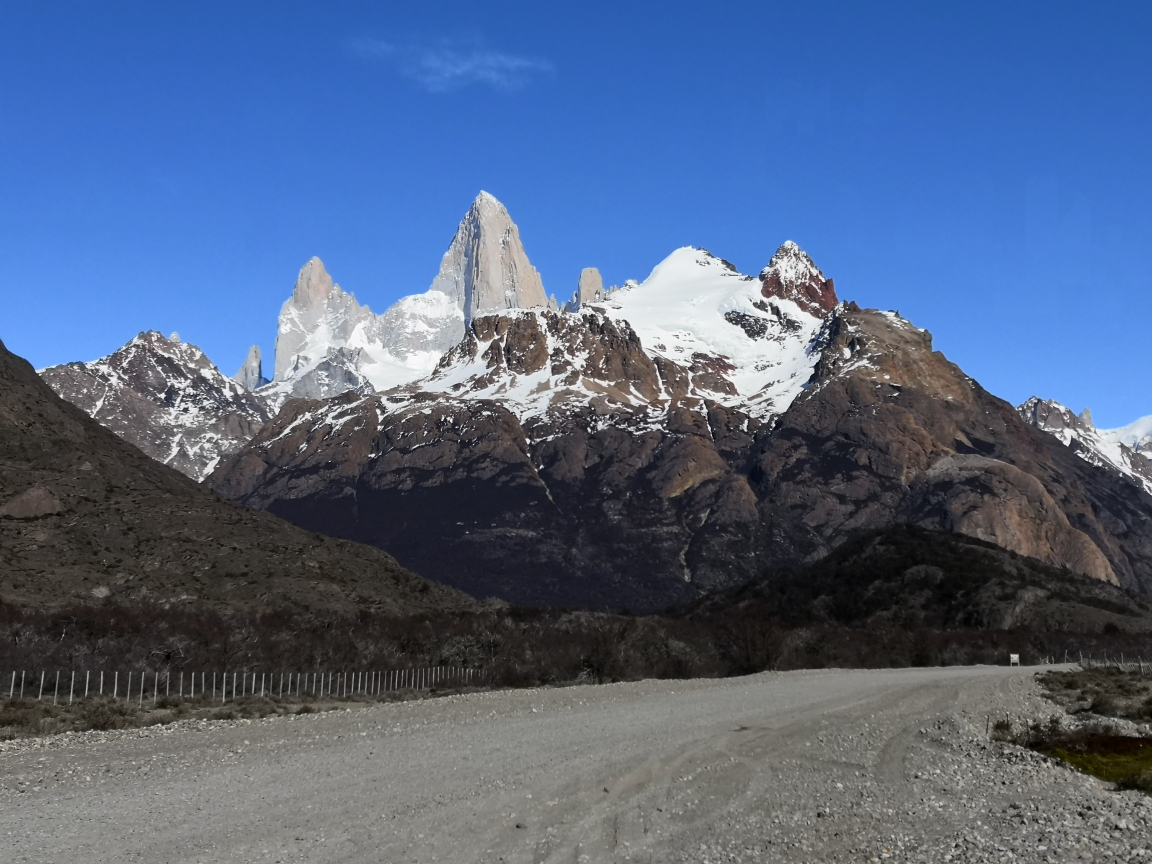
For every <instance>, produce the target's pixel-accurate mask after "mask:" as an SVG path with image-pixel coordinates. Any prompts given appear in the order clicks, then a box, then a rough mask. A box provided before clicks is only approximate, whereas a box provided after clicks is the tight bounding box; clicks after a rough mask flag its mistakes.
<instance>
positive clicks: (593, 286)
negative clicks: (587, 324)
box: [564, 267, 605, 312]
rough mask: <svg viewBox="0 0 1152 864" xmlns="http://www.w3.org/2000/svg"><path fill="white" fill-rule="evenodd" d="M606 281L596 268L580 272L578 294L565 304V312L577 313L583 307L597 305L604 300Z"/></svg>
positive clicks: (588, 268) (587, 268)
mask: <svg viewBox="0 0 1152 864" xmlns="http://www.w3.org/2000/svg"><path fill="white" fill-rule="evenodd" d="M604 296H605V294H604V280H603V279H602V278H601V277H600V271H599V270H597V269H596V268H595V267H585V268H584V269H583V270H581V271H580V281H579V282H577V283H576V293H575V294H573V295H572V299H571V300H569V301H568V302H567V303H565V304H564V311H565V312H577V311H579V310H580V307H581V306H586V305H587V304H589V303H597V302H599V301H600V300H603V299H604Z"/></svg>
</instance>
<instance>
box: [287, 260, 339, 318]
mask: <svg viewBox="0 0 1152 864" xmlns="http://www.w3.org/2000/svg"><path fill="white" fill-rule="evenodd" d="M337 287H338V286H337V285H335V283H333V281H332V277H331V276H329V275H328V271H327V270H325V269H324V262H323V261H321V260H320V259H319V258H317V257H316V256H315V255H313V256H312V257H311V258H310V259H308V263H307V264H305V265H304V266H303V267H301V268H300V274H299V275H298V276H297V277H296V287H295V288H294V289H293V290H292V299H291V301H289V302H292V303H293V304H294V305H295V306H297V307H299V308H302V309H309V308H311V307H313V306H315V305H316V304H317V303H322V302H323V301H325V300H327V299H328V298H329V297H330V296H331V295H332V289H333V288H337Z"/></svg>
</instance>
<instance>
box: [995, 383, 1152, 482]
mask: <svg viewBox="0 0 1152 864" xmlns="http://www.w3.org/2000/svg"><path fill="white" fill-rule="evenodd" d="M1016 410H1017V411H1018V412H1019V414H1020V416H1021V417H1022V418H1024V421H1025V422H1026V423H1029V424H1031V425H1033V426H1035V427H1036V428H1037V429H1043V430H1044V431H1045V432H1048V433H1050V434H1052V435H1054V436H1055V437H1056V438H1058V439H1059V440H1060V441H1061V442H1063V443H1064V445H1065V446H1066V447H1068V448H1069V449H1071V450H1072V452H1073V453H1075V454H1076V455H1077V456H1079V457H1080V458H1081V459H1083V460H1084V461H1085V462H1088V463H1089V464H1091V465H1096V466H1098V467H1101V468H1104V469H1106V470H1111V471H1115V472H1116V473H1118V474H1119V475H1121V476H1123V477H1127V478H1129V479H1130V480H1132V481H1134V482H1136V483H1138V484H1139V485H1140V486H1141V487H1142V488H1143V489H1144V490H1145V491H1146V492H1149V493H1152V459H1150V458H1149V456H1148V455H1146V454H1149V453H1152V449H1148V448H1149V443H1150V442H1152V429H1150V431H1149V434H1148V435H1147V436H1144V435H1141V433H1142V432H1143V428H1142V425H1143V424H1142V421H1137V422H1136V423H1134V424H1132V426H1129V427H1126V428H1124V429H1097V428H1096V425H1095V424H1094V423H1093V422H1092V412H1091V411H1090V410H1088V409H1087V408H1085V409H1084V411H1082V412H1081V413H1080V414H1079V415H1077V414H1075V413H1073V412H1072V410H1071V409H1069V408H1066V407H1065V406H1063V405H1061V404H1060V403H1059V402H1055V401H1052V400H1050V399H1040V398H1039V397H1036V396H1033V397H1032V398H1031V399H1029V400H1028V401H1027V402H1025V403H1023V404H1022V405H1018V406H1017V407H1016ZM1145 419H1147V418H1145ZM1147 425H1149V426H1152V424H1147ZM1141 448H1144V449H1143V450H1142V449H1141Z"/></svg>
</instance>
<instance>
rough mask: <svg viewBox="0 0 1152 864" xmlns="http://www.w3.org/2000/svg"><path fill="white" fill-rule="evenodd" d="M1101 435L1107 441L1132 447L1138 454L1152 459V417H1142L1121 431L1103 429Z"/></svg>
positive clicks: (1121, 428) (1123, 427)
mask: <svg viewBox="0 0 1152 864" xmlns="http://www.w3.org/2000/svg"><path fill="white" fill-rule="evenodd" d="M1099 431H1100V435H1101V436H1103V438H1104V439H1105V440H1106V441H1113V442H1115V443H1117V444H1123V445H1125V446H1126V447H1131V448H1132V449H1133V450H1135V451H1136V452H1137V453H1142V454H1144V455H1145V456H1148V457H1149V458H1152V415H1149V416H1147V417H1141V418H1140V419H1139V420H1137V421H1135V422H1134V423H1129V424H1128V425H1127V426H1121V427H1120V428H1119V429H1101V430H1099Z"/></svg>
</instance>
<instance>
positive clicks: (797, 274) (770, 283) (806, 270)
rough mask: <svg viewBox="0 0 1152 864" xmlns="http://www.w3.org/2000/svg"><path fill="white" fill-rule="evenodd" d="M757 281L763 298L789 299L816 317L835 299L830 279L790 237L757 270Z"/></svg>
mask: <svg viewBox="0 0 1152 864" xmlns="http://www.w3.org/2000/svg"><path fill="white" fill-rule="evenodd" d="M760 283H761V285H762V286H763V287H762V291H761V293H763V295H764V296H765V297H779V298H781V299H783V300H791V301H792V302H793V303H795V304H796V305H797V306H799V307H800V308H801V309H803V310H804V311H806V312H809V313H811V314H813V315H816V316H818V317H823V316H824V315H826V314H828V313H829V312H831V311H832V310H833V309H834V308H836V304H837V303H838V302H839V301H838V300H837V299H836V286H835V285H834V284H833V282H832V280H831V279H826V278H825V277H824V274H823V273H821V272H820V268H819V267H817V266H816V265H815V264H814V263H813V261H812V259H811V258H809V257H808V254H807V253H806V252H805V251H804V250H803V249H801V248H800V247H799V246H797V245H796V244H795V243H793V242H792V241H791V240H786V241H784V244H783V245H782V246H781V247H780V248H779V249H777V250H776V254H775V255H773V256H772V259H771V260H770V261H769V262H768V266H767V267H765V268H764V269H763V270H761V271H760Z"/></svg>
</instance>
